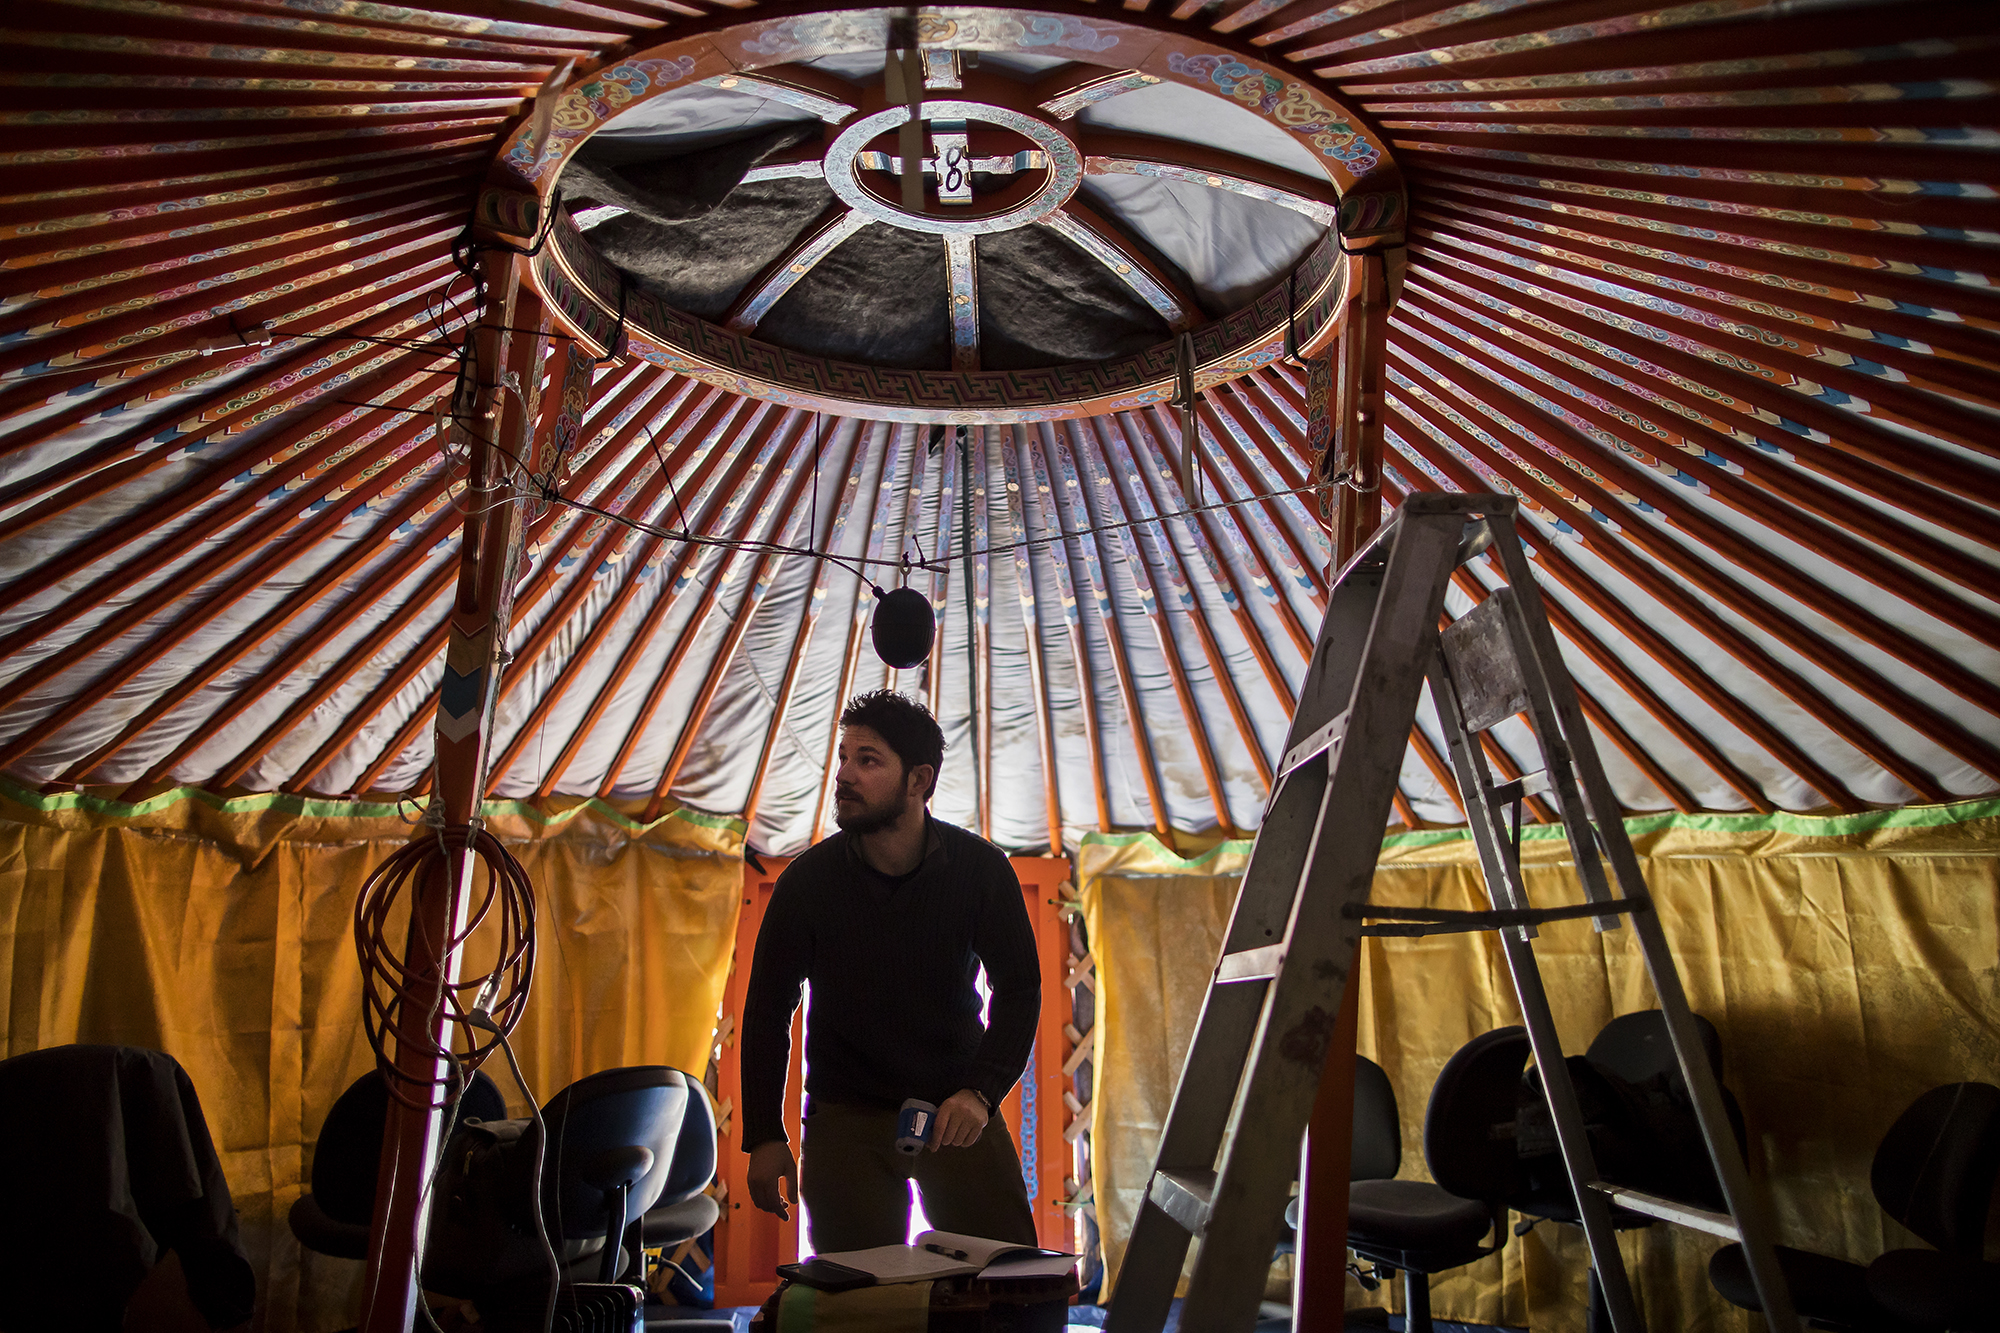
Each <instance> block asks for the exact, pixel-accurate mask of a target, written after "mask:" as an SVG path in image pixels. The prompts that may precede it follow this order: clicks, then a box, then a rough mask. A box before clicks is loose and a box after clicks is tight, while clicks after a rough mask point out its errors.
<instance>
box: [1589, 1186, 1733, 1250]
mask: <svg viewBox="0 0 2000 1333" xmlns="http://www.w3.org/2000/svg"><path fill="white" fill-rule="evenodd" d="M1590 1187H1591V1188H1592V1189H1594V1190H1596V1191H1598V1192H1599V1193H1601V1194H1609V1195H1610V1196H1611V1197H1612V1198H1613V1199H1614V1200H1616V1201H1617V1204H1618V1206H1619V1207H1620V1208H1627V1209H1630V1210H1631V1211H1632V1212H1635V1213H1644V1214H1645V1215H1646V1216H1648V1217H1657V1218H1659V1219H1660V1220H1661V1221H1662V1222H1676V1223H1678V1224H1680V1225H1681V1226H1684V1227H1691V1228H1693V1229H1694V1230H1696V1231H1706V1232H1707V1233H1708V1234H1709V1235H1711V1236H1720V1237H1722V1238H1723V1239H1724V1240H1733V1241H1737V1242H1739V1243H1740V1242H1741V1241H1742V1239H1743V1232H1742V1230H1741V1229H1740V1228H1739V1227H1738V1226H1737V1225H1736V1219H1735V1218H1733V1217H1731V1216H1730V1215H1729V1214H1728V1213H1712V1212H1710V1211H1709V1210H1708V1209H1706V1208H1697V1207H1695V1206H1694V1205H1693V1204H1691V1203H1679V1202H1676V1201H1675V1200H1673V1199H1662V1198H1661V1197H1660V1196H1659V1195H1657V1194H1647V1193H1645V1192H1644V1191H1641V1190H1635V1189H1627V1188H1625V1186H1623V1185H1610V1184H1606V1183H1605V1182H1604V1181H1602V1180H1593V1181H1591V1182H1590Z"/></svg>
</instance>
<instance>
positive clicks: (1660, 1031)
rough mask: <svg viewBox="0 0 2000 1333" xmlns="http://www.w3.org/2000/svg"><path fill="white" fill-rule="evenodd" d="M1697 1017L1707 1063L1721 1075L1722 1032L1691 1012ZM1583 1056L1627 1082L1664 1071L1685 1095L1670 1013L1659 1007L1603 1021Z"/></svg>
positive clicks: (1641, 1079) (1697, 1026)
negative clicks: (1666, 1013) (1607, 1021)
mask: <svg viewBox="0 0 2000 1333" xmlns="http://www.w3.org/2000/svg"><path fill="white" fill-rule="evenodd" d="M1690 1016H1691V1017H1692V1018H1693V1019H1694V1026H1695V1030H1696V1031H1697V1032H1699V1033H1700V1034H1701V1044H1702V1047H1703V1048H1704V1049H1705V1050H1707V1052H1708V1067H1709V1068H1710V1069H1712V1070H1714V1071H1715V1076H1716V1077H1717V1078H1718V1079H1719V1078H1721V1077H1722V1035H1721V1034H1720V1033H1718V1032H1717V1031H1716V1030H1715V1024H1713V1023H1711V1022H1709V1021H1708V1020H1707V1019H1706V1018H1703V1017H1702V1016H1701V1015H1700V1014H1693V1015H1690ZM1583 1058H1584V1059H1586V1060H1588V1061H1590V1062H1591V1063H1592V1064H1594V1065H1596V1066H1597V1067H1598V1068H1600V1069H1608V1070H1610V1071H1611V1072H1612V1073H1614V1074H1616V1075H1618V1077H1620V1078H1622V1079H1624V1080H1625V1081H1626V1082H1627V1083H1644V1082H1645V1081H1646V1080H1647V1079H1649V1078H1653V1077H1656V1076H1657V1075H1660V1074H1665V1075H1667V1076H1668V1078H1669V1079H1670V1080H1671V1081H1672V1083H1673V1086H1674V1087H1675V1088H1677V1089H1680V1090H1681V1093H1682V1095H1683V1096H1685V1095H1686V1084H1685V1082H1684V1080H1682V1078H1681V1073H1680V1065H1679V1064H1678V1063H1677V1062H1676V1061H1675V1060H1674V1042H1673V1038H1672V1037H1670V1036H1668V1035H1667V1016H1666V1015H1665V1014H1663V1013H1661V1012H1660V1011H1659V1010H1657V1009H1643V1010H1641V1011H1640V1012H1638V1013H1636V1014H1623V1015H1620V1016H1619V1017H1617V1018H1614V1019H1612V1020H1611V1021H1610V1022H1609V1023H1606V1024H1605V1025H1604V1030H1603V1031H1602V1032H1599V1033H1598V1034H1597V1037H1596V1039H1595V1040H1593V1041H1592V1042H1591V1043H1590V1049H1589V1050H1587V1051H1585V1052H1584V1055H1583Z"/></svg>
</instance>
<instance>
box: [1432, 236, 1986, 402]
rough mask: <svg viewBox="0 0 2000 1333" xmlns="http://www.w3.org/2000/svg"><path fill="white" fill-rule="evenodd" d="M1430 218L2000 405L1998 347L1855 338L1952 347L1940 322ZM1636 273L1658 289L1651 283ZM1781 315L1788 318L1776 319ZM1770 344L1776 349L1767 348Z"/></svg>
mask: <svg viewBox="0 0 2000 1333" xmlns="http://www.w3.org/2000/svg"><path fill="white" fill-rule="evenodd" d="M1424 213H1425V216H1426V217H1427V219H1429V220H1431V221H1444V222H1446V223H1448V224H1449V226H1450V227H1451V228H1452V230H1453V233H1454V234H1455V235H1460V236H1475V237H1478V238H1479V240H1480V243H1481V244H1484V245H1489V246H1492V247H1493V248H1494V249H1496V250H1500V251H1502V253H1507V254H1513V255H1515V256H1517V257H1525V258H1530V259H1531V261H1532V262H1538V263H1546V262H1549V261H1551V260H1553V261H1554V262H1555V263H1557V264H1558V265H1560V266H1561V267H1562V268H1564V269H1566V270H1567V271H1568V272H1569V273H1570V274H1572V275H1575V276H1585V275H1592V274H1596V273H1599V272H1602V273H1603V274H1604V275H1605V276H1606V277H1607V278H1608V279H1609V280H1611V281H1614V282H1616V283H1618V284H1619V285H1621V286H1624V287H1628V288H1630V289H1632V290H1633V291H1646V290H1648V289H1651V288H1655V287H1656V286H1659V285H1671V286H1672V288H1673V291H1674V300H1675V301H1676V302H1677V303H1679V304H1681V305H1684V306H1686V307H1687V308H1688V309H1689V310H1693V311H1701V312H1706V313H1707V314H1710V315H1714V316H1717V317H1719V318H1722V319H1726V320H1733V321H1738V322H1740V323H1741V324H1743V325H1745V326H1748V327H1750V328H1753V329H1756V330H1757V331H1758V332H1761V333H1764V334H1771V333H1776V332H1779V331H1781V330H1782V331H1783V332H1784V333H1785V334H1786V335H1787V336H1789V337H1791V338H1794V339H1797V340H1798V341H1799V342H1800V343H1801V346H1802V348H1817V349H1818V350H1819V351H1821V352H1834V353H1838V354H1840V355H1844V356H1848V357H1853V358H1857V359H1860V360H1866V361H1874V362H1876V363H1878V364H1880V365H1883V366H1886V367H1889V368H1891V369H1894V370H1898V371H1901V372H1902V374H1903V376H1904V382H1905V383H1907V384H1908V386H1909V387H1911V388H1916V389H1923V390H1928V391H1929V392H1931V393H1936V394H1939V395H1942V396H1944V397H1947V398H1956V399H1960V400H1962V401H1965V402H1971V403H1975V404H1977V405H1978V406H1980V407H1984V408H1988V409H1991V408H1994V407H2000V395H1996V391H1995V385H1996V380H1995V378H1994V374H1993V372H1994V371H1995V370H1996V369H2000V365H1996V364H1995V361H1996V358H1995V355H1994V349H1993V348H1992V346H1991V344H1990V342H1987V343H1985V344H1984V345H1979V346H1976V347H1974V348H1968V349H1967V350H1968V351H1969V352H1970V353H1971V357H1972V359H1973V360H1974V361H1975V362H1976V363H1977V364H1967V362H1966V361H1964V360H1960V359H1958V358H1957V357H1954V356H1948V355H1947V356H1940V355H1936V354H1935V350H1933V351H1917V350H1914V349H1908V348H1903V347H1898V346H1896V345H1894V344H1891V343H1883V342H1877V341H1876V340H1875V339H1873V338H1868V337H1860V336H1857V334H1856V332H1855V326H1856V321H1857V320H1862V319H1865V320H1866V321H1867V323H1868V325H1869V331H1870V332H1883V333H1893V332H1894V331H1895V329H1894V328H1892V327H1885V326H1892V325H1893V326H1900V327H1902V328H1905V329H1908V330H1910V331H1909V333H1908V334H1907V335H1904V336H1905V337H1906V338H1908V339H1914V340H1915V341H1917V342H1919V343H1923V344H1925V345H1926V346H1928V347H1931V348H1933V349H1935V348H1936V347H1937V343H1935V342H1933V340H1932V337H1931V335H1930V327H1938V329H1939V332H1941V333H1943V334H1944V337H1945V339H1946V340H1949V339H1951V338H1952V337H1953V334H1952V331H1951V328H1950V326H1949V325H1944V326H1938V325H1937V322H1936V321H1934V320H1926V319H1919V318H1917V317H1915V316H1910V315H1902V314H1899V313H1898V312H1896V311H1892V310H1890V311H1876V310H1873V309H1870V308H1868V307H1866V306H1850V307H1848V308H1846V309H1840V308H1839V307H1838V305H1837V304H1836V303H1819V302H1815V301H1814V299H1813V298H1812V297H1809V296H1805V295H1804V294H1803V293H1800V292H1798V291H1797V290H1796V289H1794V288H1790V287H1787V288H1786V289H1785V291H1784V294H1783V296H1782V297H1781V298H1780V299H1779V302H1778V303H1776V304H1773V303H1772V302H1771V293H1770V291H1769V290H1768V289H1767V288H1765V287H1764V286H1763V284H1760V283H1755V282H1750V281H1746V280H1743V279H1732V278H1731V277H1730V276H1729V275H1728V273H1727V271H1724V270H1719V269H1718V268H1710V269H1706V270H1702V271H1700V272H1696V271H1694V270H1691V269H1689V268H1688V267H1687V266H1686V265H1684V264H1677V263H1673V262H1670V261H1667V260H1664V259H1659V258H1655V257H1653V256H1651V255H1648V254H1646V253H1644V252H1639V253H1634V252H1633V251H1632V250H1621V251H1618V252H1616V253H1615V254H1614V255H1603V254H1600V253H1598V249H1597V246H1598V245H1599V244H1601V243H1594V242H1593V240H1592V239H1590V238H1586V237H1585V235H1584V234H1583V233H1581V232H1577V231H1573V230H1569V229H1566V228H1561V227H1553V226H1551V227H1536V226H1532V225H1529V224H1526V223H1518V222H1515V221H1514V220H1512V219H1501V218H1497V217H1491V216H1487V215H1486V214H1485V213H1484V212H1483V211H1481V210H1477V209H1469V208H1465V207H1463V206H1462V205H1460V206H1454V205H1451V204H1449V203H1448V204H1446V205H1445V207H1444V208H1442V209H1439V208H1434V207H1433V208H1426V209H1425V210H1424ZM1600 266H1601V268H1600ZM1638 275H1644V278H1651V279H1654V280H1655V281H1654V282H1651V283H1649V282H1646V281H1645V280H1644V278H1642V277H1640V276H1638ZM1788 276H1789V275H1788ZM1690 288H1692V290H1690ZM1829 307H1832V313H1831V314H1830V316H1829V315H1828V314H1821V313H1819V312H1821V311H1827V310H1828V308H1829ZM1776 312H1783V313H1782V315H1779V316H1778V317H1774V314H1775V313H1776ZM1864 312H1865V313H1864ZM1802 317H1803V318H1802ZM1760 321H1761V324H1760ZM1926 326H1930V327H1926ZM1961 336H1962V335H1961ZM1766 346H1767V348H1768V344H1767V345H1766ZM1762 354H1769V353H1768V351H1767V352H1766V353H1762ZM1791 357H1792V362H1791V364H1792V365H1793V366H1794V368H1795V373H1796V368H1797V367H1798V366H1800V365H1801V364H1802V363H1803V362H1804V361H1806V360H1810V361H1811V362H1813V363H1816V364H1817V363H1824V362H1825V361H1826V360H1827V358H1825V357H1821V356H1802V355H1801V353H1797V352H1795V353H1792V354H1791Z"/></svg>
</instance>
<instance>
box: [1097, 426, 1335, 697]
mask: <svg viewBox="0 0 2000 1333" xmlns="http://www.w3.org/2000/svg"><path fill="white" fill-rule="evenodd" d="M1131 419H1132V420H1133V422H1134V423H1135V424H1136V433H1137V435H1138V437H1139V440H1140V443H1141V444H1143V445H1144V446H1145V448H1144V450H1143V453H1144V455H1145V466H1143V467H1142V468H1140V475H1141V476H1142V477H1145V478H1147V479H1148V482H1147V485H1148V487H1149V488H1150V489H1151V490H1152V493H1153V500H1154V503H1155V504H1156V505H1157V506H1158V507H1159V508H1160V509H1161V510H1164V511H1166V512H1174V511H1177V510H1180V509H1182V508H1183V507H1184V506H1185V505H1186V503H1187V500H1186V497H1185V496H1183V495H1182V494H1181V493H1180V486H1179V483H1178V482H1177V481H1176V480H1175V476H1174V469H1173V465H1172V464H1171V463H1170V462H1169V461H1168V459H1169V458H1170V457H1171V454H1172V451H1171V450H1168V449H1166V448H1164V447H1163V446H1162V445H1161V443H1160V441H1162V440H1169V439H1171V440H1173V441H1174V447H1175V448H1178V447H1179V438H1178V435H1179V431H1180V425H1179V423H1178V422H1176V421H1174V420H1173V418H1172V417H1171V416H1169V415H1168V414H1166V413H1164V412H1161V411H1160V410H1159V409H1158V408H1151V407H1149V408H1147V409H1146V410H1145V412H1144V413H1139V414H1133V415H1132V418H1131ZM1197 457H1202V458H1206V455H1204V454H1201V453H1200V451H1197ZM1210 475H1211V476H1213V473H1210ZM1181 521H1182V522H1183V523H1185V524H1186V525H1187V532H1188V537H1189V538H1190V539H1191V540H1192V541H1193V542H1194V547H1195V550H1196V551H1197V552H1198V553H1199V554H1200V556H1201V558H1202V561H1203V563H1205V564H1206V565H1207V566H1208V572H1209V575H1210V576H1211V577H1212V578H1214V579H1215V581H1216V584H1217V585H1218V586H1219V587H1221V588H1222V590H1223V601H1224V602H1225V603H1227V604H1228V606H1229V609H1230V611H1231V612H1233V613H1234V614H1235V616H1236V623H1237V625H1238V626H1239V627H1241V628H1242V630H1243V637H1244V640H1245V642H1247V643H1248V644H1249V645H1250V652H1251V654H1252V655H1253V656H1255V657H1256V659H1257V665H1258V666H1259V667H1261V668H1262V669H1263V672H1264V680H1265V682H1266V683H1267V684H1269V685H1270V687H1271V693H1273V694H1275V695H1276V696H1277V698H1278V703H1279V704H1280V705H1281V706H1283V708H1284V710H1285V715H1286V716H1287V717H1289V716H1290V715H1291V712H1292V710H1293V709H1294V708H1296V707H1298V695H1297V694H1296V693H1295V692H1294V691H1293V689H1292V685H1291V682H1290V681H1288V680H1286V679H1285V673H1284V672H1283V671H1282V670H1280V669H1279V667H1278V658H1277V655H1276V654H1275V653H1274V652H1273V651H1272V649H1271V643H1270V640H1268V639H1266V638H1265V637H1264V630H1263V627H1262V626H1260V625H1259V624H1258V623H1257V620H1256V617H1255V616H1253V615H1252V614H1251V613H1250V603H1249V600H1248V599H1247V598H1246V597H1245V596H1244V593H1243V587H1242V585H1241V584H1240V583H1239V582H1238V581H1237V578H1236V571H1235V569H1233V568H1232V567H1231V566H1230V563H1229V561H1228V559H1227V558H1226V557H1225V556H1224V555H1223V554H1222V553H1223V552H1224V551H1225V550H1227V549H1229V548H1232V547H1233V548H1234V549H1236V550H1237V551H1239V552H1241V553H1242V555H1243V557H1244V559H1245V560H1246V561H1247V562H1248V563H1249V565H1250V567H1251V569H1250V583H1251V586H1252V587H1253V588H1255V589H1256V590H1257V593H1258V595H1259V596H1260V597H1261V598H1263V600H1264V602H1265V604H1266V605H1268V606H1269V607H1270V608H1271V610H1272V611H1273V612H1274V613H1275V614H1276V615H1277V617H1278V620H1279V623H1280V624H1281V625H1282V626H1283V628H1284V630H1285V635H1286V637H1287V638H1289V639H1290V640H1291V641H1292V646H1293V648H1295V649H1297V651H1298V654H1299V658H1300V661H1301V663H1303V662H1304V661H1305V660H1306V659H1308V658H1310V657H1311V656H1312V649H1313V641H1312V636H1311V635H1309V634H1307V633H1306V629H1305V626H1304V625H1303V624H1301V623H1300V621H1299V617H1298V613H1297V612H1295V611H1293V610H1292V605H1291V603H1290V602H1289V601H1288V600H1286V598H1285V595H1284V593H1283V592H1281V591H1280V590H1279V588H1278V585H1277V584H1276V583H1274V582H1272V579H1271V570H1270V567H1269V566H1268V565H1266V564H1265V563H1264V561H1263V555H1262V553H1261V552H1259V551H1258V550H1257V549H1256V548H1255V547H1254V546H1252V545H1251V544H1250V542H1249V539H1248V538H1247V537H1245V536H1244V535H1243V529H1242V527H1241V525H1239V524H1238V523H1237V521H1236V519H1235V517H1234V516H1232V515H1231V513H1230V511H1229V510H1227V509H1214V510H1205V511H1202V512H1200V513H1195V514H1189V515H1185V516H1184V517H1183V518H1182V520H1181Z"/></svg>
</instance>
